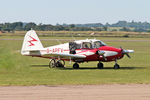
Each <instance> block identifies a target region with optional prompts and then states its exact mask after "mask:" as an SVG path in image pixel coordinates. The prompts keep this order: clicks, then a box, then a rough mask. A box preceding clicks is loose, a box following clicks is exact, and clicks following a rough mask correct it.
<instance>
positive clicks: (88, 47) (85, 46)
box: [82, 42, 92, 49]
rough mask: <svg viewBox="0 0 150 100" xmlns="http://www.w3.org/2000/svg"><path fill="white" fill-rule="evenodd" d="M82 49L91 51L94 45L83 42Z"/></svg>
mask: <svg viewBox="0 0 150 100" xmlns="http://www.w3.org/2000/svg"><path fill="white" fill-rule="evenodd" d="M82 48H87V49H91V48H92V44H91V43H90V42H83V44H82Z"/></svg>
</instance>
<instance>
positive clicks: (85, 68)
mask: <svg viewBox="0 0 150 100" xmlns="http://www.w3.org/2000/svg"><path fill="white" fill-rule="evenodd" d="M31 67H49V65H31ZM58 69H60V70H89V69H90V70H96V69H98V68H97V67H80V68H79V69H73V68H67V67H66V68H58ZM107 69H108V70H109V69H114V68H113V67H104V68H103V69H99V70H107ZM129 69H130V70H134V69H145V67H120V69H117V70H129Z"/></svg>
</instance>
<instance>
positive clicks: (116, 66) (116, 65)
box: [114, 59, 120, 69]
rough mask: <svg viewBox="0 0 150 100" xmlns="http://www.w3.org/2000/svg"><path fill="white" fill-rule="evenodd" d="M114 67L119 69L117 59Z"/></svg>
mask: <svg viewBox="0 0 150 100" xmlns="http://www.w3.org/2000/svg"><path fill="white" fill-rule="evenodd" d="M114 69H120V66H119V64H117V59H116V60H115V65H114Z"/></svg>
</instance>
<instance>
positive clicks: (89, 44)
mask: <svg viewBox="0 0 150 100" xmlns="http://www.w3.org/2000/svg"><path fill="white" fill-rule="evenodd" d="M102 46H106V44H105V43H104V42H102V41H100V40H80V41H75V42H70V43H69V47H70V48H74V49H93V48H99V47H102Z"/></svg>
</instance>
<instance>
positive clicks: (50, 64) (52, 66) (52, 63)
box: [49, 59, 56, 68]
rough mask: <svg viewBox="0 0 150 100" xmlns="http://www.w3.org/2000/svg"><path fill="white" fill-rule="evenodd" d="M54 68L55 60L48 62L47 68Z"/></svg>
mask: <svg viewBox="0 0 150 100" xmlns="http://www.w3.org/2000/svg"><path fill="white" fill-rule="evenodd" d="M55 67H56V60H55V59H52V60H51V61H50V62H49V68H55Z"/></svg>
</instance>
